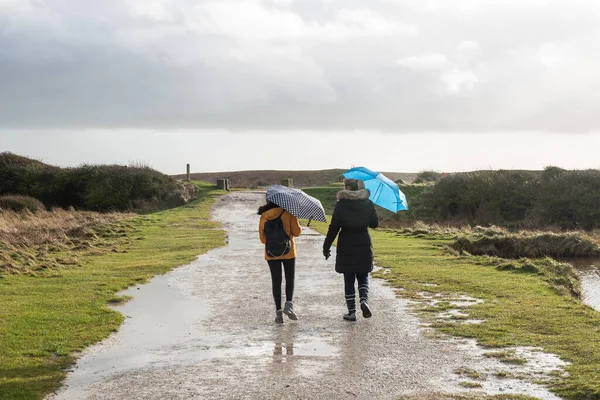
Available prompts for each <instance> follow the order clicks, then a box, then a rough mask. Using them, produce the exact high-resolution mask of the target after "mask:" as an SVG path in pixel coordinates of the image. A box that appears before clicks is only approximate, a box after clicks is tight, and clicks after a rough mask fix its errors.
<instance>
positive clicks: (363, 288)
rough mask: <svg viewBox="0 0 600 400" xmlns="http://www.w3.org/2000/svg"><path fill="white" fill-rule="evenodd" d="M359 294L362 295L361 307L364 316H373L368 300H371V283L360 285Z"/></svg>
mask: <svg viewBox="0 0 600 400" xmlns="http://www.w3.org/2000/svg"><path fill="white" fill-rule="evenodd" d="M358 295H359V297H360V309H361V311H362V314H363V317H364V318H371V316H372V315H373V314H372V313H371V309H370V308H369V304H367V300H369V284H368V283H367V284H363V285H358Z"/></svg>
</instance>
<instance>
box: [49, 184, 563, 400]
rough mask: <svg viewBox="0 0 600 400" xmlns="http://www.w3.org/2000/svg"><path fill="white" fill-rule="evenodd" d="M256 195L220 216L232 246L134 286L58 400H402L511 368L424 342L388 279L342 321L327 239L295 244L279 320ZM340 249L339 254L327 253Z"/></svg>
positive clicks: (236, 198)
mask: <svg viewBox="0 0 600 400" xmlns="http://www.w3.org/2000/svg"><path fill="white" fill-rule="evenodd" d="M262 199H264V194H259V193H233V194H230V195H228V196H226V197H224V198H223V199H221V201H219V202H218V204H217V205H216V207H215V210H214V214H213V215H214V218H215V219H217V220H219V221H222V222H223V224H224V228H225V229H226V230H227V232H228V237H229V241H228V245H227V246H226V247H224V248H221V249H217V250H214V251H211V252H209V253H208V254H206V255H203V256H201V257H199V259H198V260H197V261H195V262H193V263H192V264H190V265H188V266H185V267H181V268H178V269H177V270H175V271H173V272H171V273H169V274H167V275H164V276H159V277H156V278H154V279H153V280H152V281H151V282H150V283H149V284H147V285H144V286H138V287H133V288H131V289H129V290H127V291H125V292H124V293H125V294H129V295H132V296H133V297H134V299H133V300H132V301H130V302H129V303H127V304H126V305H124V306H122V307H120V308H119V310H120V311H121V312H123V314H125V315H126V316H127V319H126V321H125V323H124V325H123V326H122V327H121V329H120V331H119V332H118V333H116V334H115V335H113V336H112V337H111V338H109V339H107V340H106V341H104V342H103V343H101V344H98V345H96V346H93V347H92V348H90V349H89V350H88V351H86V352H85V353H84V354H83V356H82V358H81V359H80V361H79V362H78V364H77V366H76V367H75V369H74V372H73V373H71V374H69V377H68V379H67V381H66V382H65V387H64V388H63V389H62V390H61V391H60V392H59V393H57V394H56V395H54V396H51V397H50V398H51V399H52V400H70V399H77V400H83V399H90V400H91V399H94V400H95V399H111V400H114V399H204V398H206V399H396V398H398V396H399V395H412V396H414V398H443V396H442V395H441V393H456V392H468V391H469V390H470V389H465V388H464V387H461V386H460V385H459V382H460V381H464V379H463V378H461V377H460V376H458V375H457V374H456V373H454V371H455V370H457V369H459V368H471V369H475V370H479V371H489V372H490V374H489V375H490V376H492V375H493V374H492V372H493V371H497V370H507V369H508V368H507V367H506V366H503V365H498V362H497V361H496V360H494V359H490V358H486V357H483V356H482V353H483V352H484V351H483V350H482V349H479V348H477V347H476V346H475V345H474V344H473V343H472V342H470V341H449V340H440V339H432V338H429V337H428V336H429V335H426V334H425V332H427V329H425V328H424V327H423V326H422V325H420V322H419V320H418V319H417V318H416V317H414V316H413V315H411V314H410V313H409V311H408V303H407V301H405V300H402V299H397V298H396V296H395V294H394V292H393V290H392V289H390V288H389V287H387V286H385V285H384V284H383V282H382V281H381V280H373V281H372V285H371V301H370V304H371V307H372V310H373V314H374V316H373V318H371V319H369V320H365V319H362V318H360V317H359V320H358V321H357V322H354V323H352V322H347V321H343V320H342V318H341V317H342V314H343V312H344V311H345V304H344V296H343V279H342V276H341V275H339V274H337V273H335V272H334V263H333V261H332V259H330V260H329V261H325V260H324V259H323V257H322V255H321V247H322V243H323V237H322V236H321V235H319V234H317V233H316V232H314V231H312V230H310V229H305V230H304V232H303V234H302V236H301V237H300V238H299V239H297V247H298V254H299V255H298V260H297V272H296V295H295V308H296V312H297V313H298V315H299V317H300V320H299V321H290V320H288V319H287V317H285V318H286V321H285V323H284V324H283V325H278V324H275V323H274V322H273V318H274V306H273V301H272V298H271V288H270V276H269V270H268V267H267V264H266V262H265V261H264V259H263V249H262V245H261V244H260V242H259V240H258V238H257V236H258V235H257V232H256V229H257V225H258V216H257V215H256V214H255V210H256V209H257V207H258V206H259V205H260V204H261V201H262ZM332 250H333V249H332ZM481 385H482V387H481V388H478V389H472V390H474V391H478V392H481V391H485V392H486V393H524V394H530V395H533V396H536V397H538V398H541V399H556V398H557V397H555V396H553V395H552V394H550V393H548V392H547V391H546V390H545V389H544V388H543V387H541V386H538V385H535V384H532V383H529V382H526V381H522V380H517V379H504V380H501V381H499V380H494V379H488V380H486V381H485V382H481Z"/></svg>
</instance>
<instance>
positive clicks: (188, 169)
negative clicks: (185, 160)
mask: <svg viewBox="0 0 600 400" xmlns="http://www.w3.org/2000/svg"><path fill="white" fill-rule="evenodd" d="M186 167H187V168H186V169H187V180H188V181H189V180H190V164H187V166H186Z"/></svg>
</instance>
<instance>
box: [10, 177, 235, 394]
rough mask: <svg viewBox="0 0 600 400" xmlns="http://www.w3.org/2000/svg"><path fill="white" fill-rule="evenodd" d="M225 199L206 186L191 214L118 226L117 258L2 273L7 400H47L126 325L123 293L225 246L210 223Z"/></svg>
mask: <svg viewBox="0 0 600 400" xmlns="http://www.w3.org/2000/svg"><path fill="white" fill-rule="evenodd" d="M220 194H223V192H220V191H216V190H214V189H213V188H212V186H209V185H203V184H201V185H200V195H199V200H196V201H194V202H192V203H190V204H188V205H186V206H182V207H179V208H175V209H171V210H166V211H161V212H158V213H154V214H150V215H146V216H136V217H132V218H128V219H124V220H121V221H120V222H115V224H114V225H113V228H112V229H111V231H113V233H114V234H115V235H114V236H116V237H113V238H108V239H107V241H101V243H109V245H108V247H106V246H104V247H106V248H108V249H109V251H104V250H103V249H104V247H103V246H96V245H94V244H92V247H94V248H96V247H98V248H99V249H96V251H93V249H90V248H89V247H87V246H82V247H80V248H79V249H77V248H75V247H70V248H69V252H70V254H71V257H74V258H77V262H76V263H73V264H70V265H64V264H59V265H55V266H53V267H52V268H51V272H44V271H42V273H40V272H36V271H30V272H32V273H15V272H14V271H12V272H9V271H4V273H0V304H1V305H2V306H1V307H0V338H2V340H0V399H11V400H25V399H27V400H29V399H42V398H43V397H44V396H45V395H47V394H48V393H50V392H52V391H53V390H55V389H56V388H58V387H59V385H60V383H61V381H62V380H63V379H64V377H65V376H66V373H67V372H66V371H67V369H68V368H69V366H70V365H72V364H73V362H74V361H75V354H76V352H77V351H80V350H83V349H84V348H85V347H87V346H89V345H91V344H93V343H96V342H98V341H100V340H102V339H104V338H106V337H108V336H109V335H110V334H111V332H115V331H116V330H117V329H118V328H119V326H120V325H121V323H122V321H123V316H122V315H121V314H120V313H118V312H116V311H114V310H111V309H110V308H108V307H107V305H109V304H111V303H112V304H115V303H119V302H122V301H125V300H126V299H124V298H121V297H119V296H118V295H117V293H118V292H119V291H121V290H123V289H125V288H127V287H128V286H131V285H133V284H136V283H139V282H145V281H147V280H148V279H149V278H151V277H152V276H154V275H156V274H162V273H165V272H167V271H169V270H170V269H172V268H173V267H175V266H178V265H182V264H185V263H188V262H190V261H192V260H194V259H195V258H196V257H197V255H199V254H201V253H204V252H206V251H208V250H210V249H212V248H215V247H218V246H221V245H222V244H223V243H224V239H225V234H224V232H223V231H222V230H220V229H219V225H218V224H217V223H215V222H212V221H210V215H209V214H210V205H211V204H212V202H213V200H214V198H215V196H217V195H220ZM48 251H49V255H48V257H54V258H60V254H58V255H56V254H53V253H52V249H49V250H48ZM57 251H58V252H59V253H62V252H64V251H65V249H64V248H61V247H59V248H57ZM19 272H23V271H19Z"/></svg>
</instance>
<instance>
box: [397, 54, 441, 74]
mask: <svg viewBox="0 0 600 400" xmlns="http://www.w3.org/2000/svg"><path fill="white" fill-rule="evenodd" d="M398 65H400V66H403V67H406V68H410V69H414V70H425V71H427V70H434V71H437V70H440V69H442V68H444V67H445V66H446V65H448V59H447V58H446V57H445V56H443V55H442V54H425V55H421V56H411V57H405V58H403V59H400V60H398Z"/></svg>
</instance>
